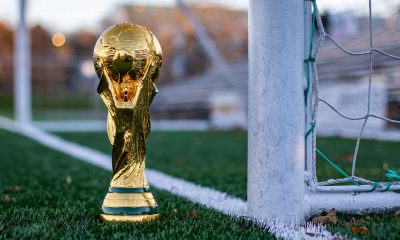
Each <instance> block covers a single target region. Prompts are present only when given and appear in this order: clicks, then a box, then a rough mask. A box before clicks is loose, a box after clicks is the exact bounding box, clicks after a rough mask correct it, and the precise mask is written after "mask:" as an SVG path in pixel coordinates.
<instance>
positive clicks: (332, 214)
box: [312, 208, 337, 224]
mask: <svg viewBox="0 0 400 240" xmlns="http://www.w3.org/2000/svg"><path fill="white" fill-rule="evenodd" d="M312 222H313V223H315V224H336V223H337V217H336V209H334V208H333V209H332V210H331V211H329V213H328V214H327V215H326V216H318V217H314V218H313V219H312Z"/></svg>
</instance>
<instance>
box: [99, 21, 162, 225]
mask: <svg viewBox="0 0 400 240" xmlns="http://www.w3.org/2000/svg"><path fill="white" fill-rule="evenodd" d="M93 61H94V66H95V69H96V73H97V76H98V77H99V78H100V83H99V85H98V88H97V92H98V93H99V94H100V96H101V98H102V99H103V101H104V103H105V105H106V107H107V109H108V116H107V133H108V137H109V139H110V142H111V144H112V179H111V182H110V187H109V190H108V193H107V195H106V197H105V199H104V202H103V206H102V210H103V214H101V216H100V217H101V218H102V219H103V220H106V221H123V222H140V221H147V220H152V219H156V218H158V216H159V214H158V206H157V203H156V201H155V199H154V197H153V194H152V193H151V192H150V188H149V184H148V182H147V179H146V176H145V173H144V169H145V162H146V141H147V138H148V136H149V133H150V113H149V111H150V104H151V102H152V101H153V98H154V96H155V94H156V93H157V87H156V85H155V82H156V80H157V78H158V75H159V73H160V68H161V64H162V57H161V47H160V44H159V42H158V40H157V38H156V37H155V36H154V35H153V33H152V32H151V31H150V30H149V29H147V28H145V27H142V26H139V25H136V24H132V23H122V24H117V25H115V26H112V27H110V28H108V29H107V30H105V31H104V32H103V33H102V34H101V36H100V37H99V39H98V40H97V43H96V46H95V48H94V53H93Z"/></svg>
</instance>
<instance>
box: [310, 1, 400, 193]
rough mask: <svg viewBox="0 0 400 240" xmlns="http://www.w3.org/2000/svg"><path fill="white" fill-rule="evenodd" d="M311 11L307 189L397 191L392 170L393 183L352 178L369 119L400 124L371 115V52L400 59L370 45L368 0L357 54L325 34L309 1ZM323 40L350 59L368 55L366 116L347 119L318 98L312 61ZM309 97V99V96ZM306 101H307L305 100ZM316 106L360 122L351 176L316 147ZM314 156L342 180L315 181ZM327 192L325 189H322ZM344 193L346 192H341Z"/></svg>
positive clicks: (316, 74)
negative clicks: (363, 42) (365, 42)
mask: <svg viewBox="0 0 400 240" xmlns="http://www.w3.org/2000/svg"><path fill="white" fill-rule="evenodd" d="M312 6H313V12H312V20H311V24H312V26H311V36H310V45H309V55H308V58H307V59H305V68H306V76H307V87H306V91H305V104H306V107H307V106H308V104H311V121H310V123H309V126H308V130H307V131H306V134H305V138H306V143H307V140H308V138H309V137H311V138H312V139H311V144H312V147H311V148H312V157H311V158H312V165H311V169H310V171H311V172H308V176H309V177H308V178H307V180H308V183H309V187H310V188H311V189H312V190H314V191H315V190H319V188H320V187H324V186H332V185H336V186H337V185H340V184H347V185H348V184H349V183H351V184H353V185H354V187H353V188H347V191H351V192H354V191H364V192H370V191H396V192H397V191H399V190H400V178H399V176H398V175H397V176H395V177H390V176H392V175H390V174H394V175H396V174H397V173H396V172H395V171H393V170H389V173H388V174H387V175H386V176H387V177H388V178H389V179H395V180H397V181H395V182H374V181H371V180H368V179H364V178H362V177H358V176H356V163H357V158H358V152H359V148H360V142H361V139H362V137H363V133H364V130H365V127H366V124H367V122H368V119H370V118H376V119H380V120H383V121H387V122H391V123H400V121H397V120H394V119H390V118H387V117H383V116H378V115H375V114H371V89H372V73H373V53H374V52H376V53H378V54H381V55H384V56H386V57H388V58H392V59H396V60H400V56H397V55H394V54H391V53H388V52H386V51H383V50H381V49H377V48H374V46H373V43H374V42H373V31H372V6H371V0H368V21H369V47H368V50H367V51H361V52H354V51H351V50H349V49H347V48H345V47H344V46H342V45H341V44H340V43H339V42H338V41H336V40H335V39H334V38H333V37H332V36H331V35H329V34H328V33H326V32H325V29H324V26H323V23H322V19H321V15H320V13H319V11H318V7H317V3H316V0H314V1H312ZM315 22H316V24H317V26H318V36H317V37H316V39H314V34H315ZM325 40H329V41H331V42H332V43H333V44H334V45H335V46H336V47H337V48H338V49H340V50H341V51H343V52H344V53H346V54H348V55H352V56H363V55H369V66H368V68H369V72H368V90H367V91H368V93H367V94H368V95H367V109H366V113H365V114H364V115H362V116H349V115H346V114H344V113H343V112H341V111H340V110H339V109H337V108H336V107H335V106H333V105H332V104H330V103H329V102H328V101H326V100H324V99H322V98H320V97H319V79H318V72H317V64H316V61H317V59H318V55H319V52H320V50H321V47H322V45H323V44H324V41H325ZM309 94H311V96H310V95H309ZM308 99H310V100H311V101H310V100H308ZM319 103H322V104H325V105H326V106H327V107H328V108H330V109H331V110H332V111H334V112H335V113H336V114H337V115H339V116H340V117H342V118H344V119H347V120H350V121H356V120H363V123H362V126H361V128H360V131H359V134H358V136H357V140H356V145H355V148H354V154H353V158H352V167H351V175H348V174H347V173H345V172H344V171H343V170H342V169H340V167H338V166H337V165H336V164H335V163H334V162H333V161H331V160H330V159H329V158H328V157H327V156H325V155H324V154H323V153H322V152H321V151H320V150H319V149H318V148H317V145H316V132H315V129H316V124H317V115H318V106H319ZM317 154H318V155H320V156H321V157H322V159H324V160H325V161H327V162H328V163H329V164H330V165H331V166H332V167H334V168H335V169H336V170H337V171H339V172H340V173H341V174H342V175H343V178H337V179H329V180H327V181H324V182H318V180H317V172H316V158H317ZM390 171H392V172H391V173H390ZM325 190H326V191H329V189H326V188H325ZM345 191H346V190H345Z"/></svg>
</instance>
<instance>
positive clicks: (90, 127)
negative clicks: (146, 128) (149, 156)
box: [32, 120, 210, 132]
mask: <svg viewBox="0 0 400 240" xmlns="http://www.w3.org/2000/svg"><path fill="white" fill-rule="evenodd" d="M32 124H33V126H35V127H38V128H40V129H43V130H45V131H49V132H103V131H104V129H106V127H107V122H106V121H105V120H57V121H35V122H33V123H32ZM151 129H152V130H159V131H206V130H208V129H210V126H209V123H208V121H207V120H152V121H151Z"/></svg>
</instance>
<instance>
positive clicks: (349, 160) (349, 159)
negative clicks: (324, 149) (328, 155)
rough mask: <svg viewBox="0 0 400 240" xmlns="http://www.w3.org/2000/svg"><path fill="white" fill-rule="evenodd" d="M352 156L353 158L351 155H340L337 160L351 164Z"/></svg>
mask: <svg viewBox="0 0 400 240" xmlns="http://www.w3.org/2000/svg"><path fill="white" fill-rule="evenodd" d="M353 156H354V155H353V153H345V154H343V155H341V156H340V157H339V159H340V160H343V161H345V162H351V161H353Z"/></svg>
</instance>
